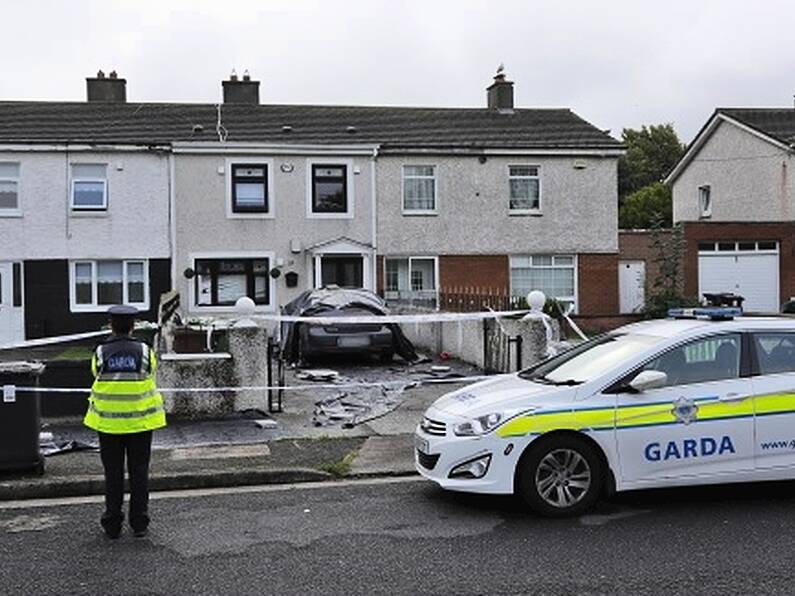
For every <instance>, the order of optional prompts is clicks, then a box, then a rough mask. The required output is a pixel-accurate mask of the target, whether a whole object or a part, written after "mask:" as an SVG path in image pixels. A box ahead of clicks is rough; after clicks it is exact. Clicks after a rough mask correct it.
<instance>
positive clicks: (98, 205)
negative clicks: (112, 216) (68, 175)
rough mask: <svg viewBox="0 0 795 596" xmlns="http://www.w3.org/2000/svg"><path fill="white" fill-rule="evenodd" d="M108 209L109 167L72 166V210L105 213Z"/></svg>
mask: <svg viewBox="0 0 795 596" xmlns="http://www.w3.org/2000/svg"><path fill="white" fill-rule="evenodd" d="M107 208H108V178H107V166H106V165H104V164H72V209H74V210H75V211H104V210H106V209H107Z"/></svg>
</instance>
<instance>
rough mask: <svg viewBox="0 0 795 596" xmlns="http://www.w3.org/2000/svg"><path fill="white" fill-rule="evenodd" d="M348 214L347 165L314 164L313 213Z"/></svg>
mask: <svg viewBox="0 0 795 596" xmlns="http://www.w3.org/2000/svg"><path fill="white" fill-rule="evenodd" d="M347 212H348V168H347V166H346V165H345V164H312V213H332V214H334V213H347Z"/></svg>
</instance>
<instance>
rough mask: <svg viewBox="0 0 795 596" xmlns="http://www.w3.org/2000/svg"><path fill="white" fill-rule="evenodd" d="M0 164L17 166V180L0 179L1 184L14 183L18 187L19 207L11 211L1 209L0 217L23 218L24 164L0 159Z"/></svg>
mask: <svg viewBox="0 0 795 596" xmlns="http://www.w3.org/2000/svg"><path fill="white" fill-rule="evenodd" d="M0 162H2V163H5V164H14V165H16V166H17V175H16V178H9V177H0V182H13V183H14V184H16V187H17V206H16V207H12V208H11V209H8V208H0V217H22V193H21V192H20V190H19V186H20V180H21V179H22V163H20V162H18V161H11V160H4V159H0Z"/></svg>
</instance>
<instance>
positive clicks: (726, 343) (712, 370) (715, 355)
mask: <svg viewBox="0 0 795 596" xmlns="http://www.w3.org/2000/svg"><path fill="white" fill-rule="evenodd" d="M641 370H658V371H661V372H664V373H665V374H666V375H668V381H667V383H666V384H665V386H666V387H671V386H674V385H690V384H693V383H708V382H710V381H722V380H725V379H736V378H737V377H739V376H740V335H739V334H731V335H720V336H713V337H707V338H705V339H699V340H696V341H692V342H690V343H687V344H685V345H683V346H679V347H677V348H674V349H672V350H669V351H667V352H665V353H664V354H661V355H660V356H658V357H657V358H655V359H654V360H652V361H651V362H649V363H648V364H646V365H645V366H644V367H643V368H642V369H641ZM638 372H640V371H638Z"/></svg>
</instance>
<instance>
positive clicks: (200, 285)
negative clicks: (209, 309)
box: [194, 258, 271, 306]
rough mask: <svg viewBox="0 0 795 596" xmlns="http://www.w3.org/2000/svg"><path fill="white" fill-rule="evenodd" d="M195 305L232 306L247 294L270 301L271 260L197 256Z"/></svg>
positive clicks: (259, 299)
mask: <svg viewBox="0 0 795 596" xmlns="http://www.w3.org/2000/svg"><path fill="white" fill-rule="evenodd" d="M194 269H195V271H196V276H195V278H194V279H195V283H196V286H195V288H194V290H195V301H196V306H234V305H235V302H237V300H238V298H242V297H243V296H248V297H249V298H251V299H252V300H253V301H254V304H259V305H267V304H270V284H271V278H270V275H269V274H268V273H269V271H270V261H269V260H268V259H267V258H261V259H236V258H229V259H225V258H224V259H196V260H195V267H194Z"/></svg>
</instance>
